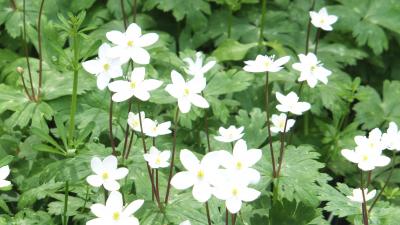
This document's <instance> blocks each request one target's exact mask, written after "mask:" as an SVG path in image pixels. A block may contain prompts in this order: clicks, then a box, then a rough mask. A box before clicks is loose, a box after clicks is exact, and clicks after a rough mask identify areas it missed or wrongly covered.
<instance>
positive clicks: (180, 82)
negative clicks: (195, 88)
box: [171, 70, 186, 86]
mask: <svg viewBox="0 0 400 225" xmlns="http://www.w3.org/2000/svg"><path fill="white" fill-rule="evenodd" d="M171 80H172V83H173V84H175V85H177V86H184V85H185V84H186V82H185V79H183V77H182V75H181V74H180V73H178V72H177V71H175V70H172V71H171Z"/></svg>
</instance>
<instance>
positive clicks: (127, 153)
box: [125, 131, 134, 159]
mask: <svg viewBox="0 0 400 225" xmlns="http://www.w3.org/2000/svg"><path fill="white" fill-rule="evenodd" d="M133 138H134V132H133V131H132V132H131V137H130V139H129V145H128V151H127V152H126V155H125V159H128V157H129V154H130V153H131V148H132V143H133Z"/></svg>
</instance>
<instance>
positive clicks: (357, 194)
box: [346, 188, 376, 203]
mask: <svg viewBox="0 0 400 225" xmlns="http://www.w3.org/2000/svg"><path fill="white" fill-rule="evenodd" d="M375 194H376V190H372V191H371V192H369V193H368V188H365V189H364V195H365V202H367V201H369V200H371V199H373V198H374V197H375ZM346 197H347V198H349V199H350V200H351V201H353V202H358V203H363V202H364V199H363V194H362V190H361V188H356V189H353V195H351V196H346Z"/></svg>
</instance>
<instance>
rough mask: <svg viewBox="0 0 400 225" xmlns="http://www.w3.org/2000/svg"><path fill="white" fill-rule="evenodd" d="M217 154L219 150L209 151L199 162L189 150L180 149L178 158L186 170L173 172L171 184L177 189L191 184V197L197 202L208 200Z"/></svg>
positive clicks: (217, 162)
mask: <svg viewBox="0 0 400 225" xmlns="http://www.w3.org/2000/svg"><path fill="white" fill-rule="evenodd" d="M219 154H220V152H219V151H213V152H209V153H207V154H206V155H205V156H204V157H203V159H202V160H201V162H200V161H199V160H198V159H197V157H196V156H195V155H194V154H193V153H192V152H191V151H189V150H187V149H183V150H181V153H180V159H181V163H182V165H183V167H185V169H186V171H182V172H179V173H177V174H175V175H174V177H172V180H171V185H172V186H173V187H174V188H176V189H178V190H183V189H187V188H190V187H192V186H193V190H192V194H193V197H194V198H195V199H196V200H197V201H199V202H206V201H208V199H210V197H211V194H212V193H211V192H212V190H211V184H212V183H213V182H214V179H215V174H216V171H217V169H218V167H219V163H220V162H219V161H220V160H219V158H220V157H219Z"/></svg>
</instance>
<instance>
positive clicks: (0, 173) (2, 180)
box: [0, 165, 11, 188]
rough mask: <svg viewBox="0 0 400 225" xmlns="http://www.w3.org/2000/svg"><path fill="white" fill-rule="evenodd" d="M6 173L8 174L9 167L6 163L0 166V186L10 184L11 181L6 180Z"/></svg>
mask: <svg viewBox="0 0 400 225" xmlns="http://www.w3.org/2000/svg"><path fill="white" fill-rule="evenodd" d="M8 175H10V167H9V166H8V165H7V166H3V167H0V188H3V187H7V186H10V185H11V182H10V181H8V180H6V178H7V177H8Z"/></svg>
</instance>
